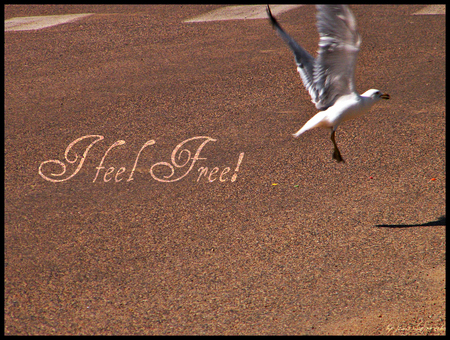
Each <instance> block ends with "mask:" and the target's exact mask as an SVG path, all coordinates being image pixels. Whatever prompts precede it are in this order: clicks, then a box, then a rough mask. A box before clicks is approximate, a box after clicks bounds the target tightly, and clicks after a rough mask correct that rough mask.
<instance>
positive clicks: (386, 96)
mask: <svg viewBox="0 0 450 340" xmlns="http://www.w3.org/2000/svg"><path fill="white" fill-rule="evenodd" d="M380 98H381V99H389V98H391V97H390V96H389V95H388V94H387V93H383V94H382V95H381V96H380Z"/></svg>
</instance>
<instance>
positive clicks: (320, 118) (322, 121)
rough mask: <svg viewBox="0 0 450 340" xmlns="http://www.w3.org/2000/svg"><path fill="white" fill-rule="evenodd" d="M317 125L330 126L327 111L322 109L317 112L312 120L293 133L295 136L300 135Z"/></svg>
mask: <svg viewBox="0 0 450 340" xmlns="http://www.w3.org/2000/svg"><path fill="white" fill-rule="evenodd" d="M316 127H330V125H329V124H328V122H327V120H326V114H325V111H320V112H319V113H317V114H316V115H315V116H314V117H312V118H311V119H310V120H308V121H307V122H306V124H305V125H303V127H302V128H301V129H300V130H298V131H297V132H296V133H294V134H293V136H294V137H295V138H297V137H298V136H300V135H301V134H302V133H303V132H306V131H308V130H311V129H314V128H316Z"/></svg>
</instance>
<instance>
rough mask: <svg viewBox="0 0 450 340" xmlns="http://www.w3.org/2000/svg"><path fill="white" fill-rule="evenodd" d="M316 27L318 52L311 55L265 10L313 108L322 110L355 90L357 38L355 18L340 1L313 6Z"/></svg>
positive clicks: (358, 38)
mask: <svg viewBox="0 0 450 340" xmlns="http://www.w3.org/2000/svg"><path fill="white" fill-rule="evenodd" d="M317 9H318V11H319V12H318V14H317V27H318V30H319V34H320V41H319V56H318V57H317V59H314V58H313V57H312V56H311V55H310V54H309V53H308V52H306V51H305V50H304V49H303V48H302V47H301V46H300V45H299V44H297V43H296V42H295V41H294V39H292V38H291V37H290V36H289V35H288V34H287V33H286V32H285V31H284V30H283V29H282V28H281V26H280V25H279V24H278V22H277V20H276V19H275V18H274V17H273V16H272V13H271V11H270V8H269V6H267V13H268V15H269V18H270V20H271V22H272V25H273V26H274V27H275V28H276V30H277V32H278V34H279V35H280V37H281V38H282V39H283V40H284V41H285V42H286V43H287V44H288V45H289V47H290V48H291V50H292V52H293V53H294V55H295V61H296V63H297V70H298V72H299V73H300V76H301V78H302V81H303V84H304V85H305V87H306V89H307V90H308V92H309V94H310V95H311V98H312V102H313V103H314V104H316V107H317V109H319V110H325V109H327V108H328V107H330V106H332V105H333V104H334V102H335V101H336V99H337V98H338V97H340V96H342V95H346V94H350V93H352V92H354V91H355V84H354V74H355V64H356V57H357V55H358V52H359V46H360V44H361V39H360V37H359V34H358V32H357V31H356V20H355V18H354V17H353V14H352V13H351V12H350V9H349V8H348V7H347V6H344V5H337V6H326V5H320V6H317Z"/></svg>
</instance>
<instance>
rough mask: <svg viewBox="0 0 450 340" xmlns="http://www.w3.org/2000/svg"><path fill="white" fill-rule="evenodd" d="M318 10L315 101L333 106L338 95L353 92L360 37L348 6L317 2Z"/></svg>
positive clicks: (326, 105) (322, 105) (321, 105)
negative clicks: (326, 4) (317, 98)
mask: <svg viewBox="0 0 450 340" xmlns="http://www.w3.org/2000/svg"><path fill="white" fill-rule="evenodd" d="M317 9H318V13H317V28H318V31H319V35H320V41H319V55H318V57H317V63H316V68H315V69H314V83H315V86H316V89H317V90H318V91H319V93H318V96H319V102H318V103H317V104H319V105H320V107H322V109H323V108H324V107H325V108H326V107H329V106H331V105H333V104H334V102H335V100H336V98H337V97H338V96H342V95H345V94H350V93H353V92H355V82H354V74H355V64H356V57H357V55H358V51H359V46H360V44H361V39H360V37H359V34H358V32H357V31H356V20H355V18H354V17H353V15H352V13H351V12H350V10H349V8H348V7H347V6H343V5H339V6H323V5H320V6H317ZM316 106H317V105H316ZM318 108H319V107H318Z"/></svg>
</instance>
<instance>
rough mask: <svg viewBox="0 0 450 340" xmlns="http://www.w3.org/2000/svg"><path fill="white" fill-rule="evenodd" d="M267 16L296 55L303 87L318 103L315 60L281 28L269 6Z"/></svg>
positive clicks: (314, 101)
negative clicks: (315, 84)
mask: <svg viewBox="0 0 450 340" xmlns="http://www.w3.org/2000/svg"><path fill="white" fill-rule="evenodd" d="M267 14H268V15H269V19H270V21H271V22H272V25H273V27H274V28H275V29H276V30H277V33H278V35H279V36H280V37H281V38H282V39H283V40H284V41H285V42H286V44H288V45H289V47H290V49H291V50H292V52H293V53H294V56H295V62H296V64H297V70H298V72H299V73H300V76H301V78H302V81H303V85H305V87H306V89H307V90H308V92H309V94H310V95H311V98H312V101H313V103H316V100H317V99H318V98H317V95H318V93H317V91H316V89H315V86H314V64H315V60H314V58H313V57H312V56H311V55H310V54H309V53H308V52H306V51H305V49H303V47H301V46H300V45H299V44H297V42H296V41H295V40H294V39H292V37H291V36H289V34H287V33H286V32H285V31H284V30H283V29H282V28H281V26H280V24H279V23H278V21H277V20H276V19H275V18H274V17H273V15H272V12H271V11H270V7H269V5H267Z"/></svg>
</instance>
